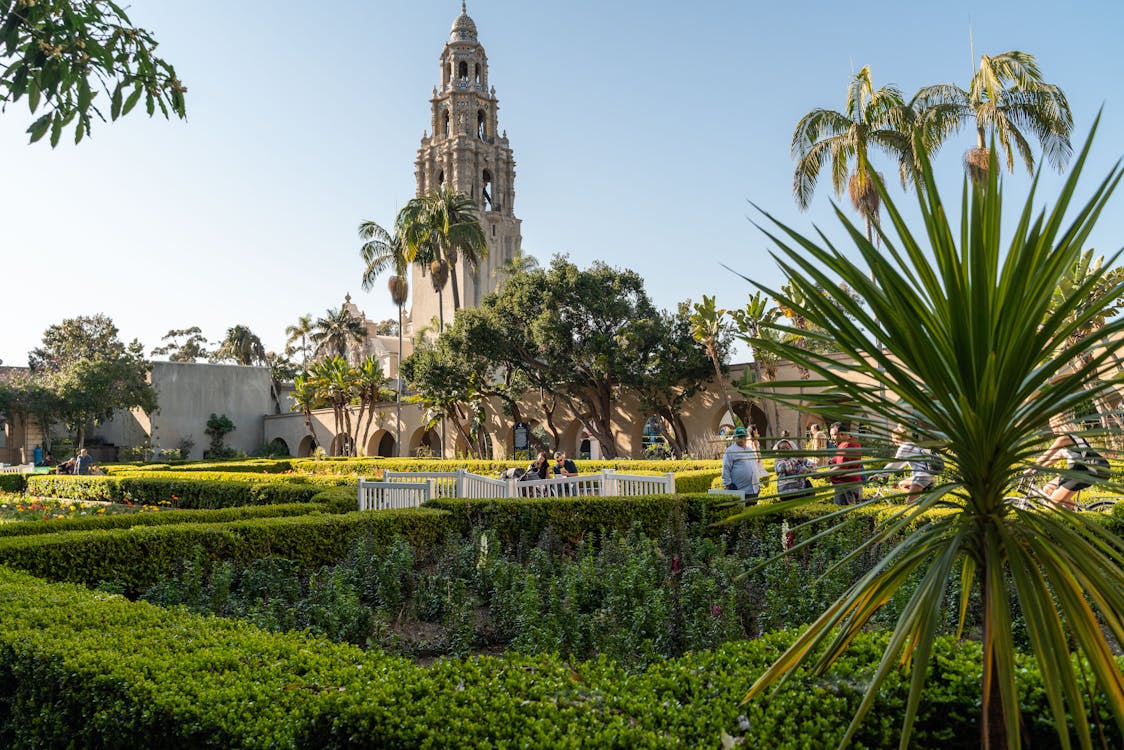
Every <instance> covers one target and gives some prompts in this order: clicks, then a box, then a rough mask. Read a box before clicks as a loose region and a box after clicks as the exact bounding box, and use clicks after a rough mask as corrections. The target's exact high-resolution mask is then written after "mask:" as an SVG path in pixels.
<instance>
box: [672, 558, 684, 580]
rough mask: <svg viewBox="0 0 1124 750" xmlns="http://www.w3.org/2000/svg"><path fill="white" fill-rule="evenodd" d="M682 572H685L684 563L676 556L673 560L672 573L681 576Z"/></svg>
mask: <svg viewBox="0 0 1124 750" xmlns="http://www.w3.org/2000/svg"><path fill="white" fill-rule="evenodd" d="M681 570H683V562H682V561H681V560H680V559H679V555H675V556H673V557H672V558H671V572H672V574H673V575H679V572H680V571H681Z"/></svg>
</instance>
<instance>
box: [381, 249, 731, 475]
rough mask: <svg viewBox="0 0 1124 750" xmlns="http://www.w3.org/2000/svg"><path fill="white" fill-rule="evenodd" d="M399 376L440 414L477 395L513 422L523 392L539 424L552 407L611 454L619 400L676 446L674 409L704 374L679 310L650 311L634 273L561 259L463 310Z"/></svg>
mask: <svg viewBox="0 0 1124 750" xmlns="http://www.w3.org/2000/svg"><path fill="white" fill-rule="evenodd" d="M403 374H404V376H405V377H406V380H407V381H408V382H409V383H410V384H411V387H412V388H414V389H415V390H417V391H418V392H419V393H420V394H422V397H423V400H424V399H425V398H430V399H431V400H434V402H435V403H434V406H435V407H436V408H437V409H438V410H444V411H445V412H446V413H448V414H449V415H450V416H452V413H451V411H450V410H452V407H451V404H453V403H454V402H456V403H460V404H462V405H463V404H470V403H473V402H474V401H475V400H477V399H480V398H482V397H485V396H487V397H496V398H498V399H500V401H501V402H502V403H503V404H504V405H505V409H507V410H508V412H509V414H510V415H511V416H512V417H513V418H514V419H516V420H519V419H521V417H522V413H521V411H520V409H521V408H523V407H522V406H521V403H522V400H523V398H524V396H525V395H526V394H527V393H528V392H534V391H535V390H538V391H539V392H540V393H541V394H542V399H540V406H541V408H542V410H543V412H544V416H545V417H546V419H547V422H548V424H550V425H552V414H551V412H552V411H553V405H552V403H553V399H557V400H559V401H560V402H561V403H563V404H565V405H566V406H568V407H569V410H570V412H571V413H573V414H575V415H578V418H579V419H580V420H581V422H582V425H583V426H584V427H585V429H586V430H587V431H588V432H589V434H590V435H591V436H593V437H594V438H595V439H596V440H597V441H598V442H599V443H600V444H601V447H602V451H603V453H604V454H605V455H606V456H609V457H615V456H616V455H617V453H618V450H619V446H618V445H617V440H616V432H617V430H619V429H620V427H621V425H619V424H617V425H614V423H613V414H614V412H615V411H616V407H617V405H618V404H619V401H620V399H621V398H622V396H623V395H624V394H626V393H629V394H631V395H633V396H635V397H637V398H638V399H640V401H641V403H642V404H643V405H644V406H645V407H647V408H649V409H651V410H652V411H653V413H657V414H660V415H661V416H663V417H665V419H667V420H668V422H669V423H670V424H671V425H673V426H674V427H675V432H676V437H677V438H678V439H679V442H680V446H679V447H680V449H682V448H685V446H686V439H687V435H686V430H685V428H684V427H683V425H682V422H681V420H679V419H678V412H679V410H680V409H681V407H682V405H683V403H684V402H685V401H686V399H688V398H690V396H691V395H693V394H694V393H695V392H697V389H698V388H699V387H700V386H701V383H703V382H705V381H706V380H707V379H709V378H710V377H712V375H713V373H712V366H711V364H710V360H709V359H708V358H707V353H706V349H705V347H704V346H703V345H702V344H699V343H698V342H696V341H695V340H694V339H693V338H692V337H691V334H690V323H689V321H688V311H687V309H686V308H681V309H680V310H679V311H678V312H677V313H676V314H674V315H670V314H667V313H663V312H661V311H659V310H658V309H657V308H656V307H655V306H654V305H653V304H652V302H651V300H650V299H649V298H648V295H647V293H646V292H645V290H644V283H643V279H642V278H641V277H640V276H639V274H637V273H636V272H634V271H629V270H618V269H614V268H611V267H609V266H608V265H606V264H604V263H600V262H597V263H594V264H593V265H592V266H591V267H589V268H588V269H579V268H578V267H577V266H576V265H574V264H573V263H570V262H569V261H568V260H567V259H566V258H565V257H556V258H554V260H553V262H552V263H551V264H550V266H549V267H548V268H545V269H535V270H529V271H525V272H523V273H519V274H515V275H513V276H512V277H510V278H509V279H508V281H507V283H506V284H505V285H504V289H503V292H502V293H496V294H491V295H488V296H487V297H485V298H484V301H483V303H482V305H481V307H480V308H479V309H478V310H465V311H462V312H461V313H460V314H458V316H457V318H456V319H455V320H454V323H453V326H452V327H451V328H450V329H449V331H448V332H447V333H446V334H445V335H443V336H441V337H440V338H439V339H438V343H437V344H436V345H435V346H433V347H431V348H430V349H428V350H426V351H424V353H423V352H422V351H419V352H417V353H416V354H415V355H413V356H411V357H410V358H409V359H407V360H406V362H404V363H403ZM548 394H549V397H548ZM452 411H455V410H452ZM470 414H471V410H468V411H464V412H462V413H461V414H459V415H458V418H465V417H467V416H470ZM455 421H456V420H454V422H455ZM556 436H557V435H556Z"/></svg>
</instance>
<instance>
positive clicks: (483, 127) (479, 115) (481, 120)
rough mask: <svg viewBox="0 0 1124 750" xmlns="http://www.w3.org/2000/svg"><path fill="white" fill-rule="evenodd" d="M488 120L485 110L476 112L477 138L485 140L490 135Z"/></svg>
mask: <svg viewBox="0 0 1124 750" xmlns="http://www.w3.org/2000/svg"><path fill="white" fill-rule="evenodd" d="M487 122H488V121H487V118H486V117H485V116H484V110H482V109H478V110H476V137H477V138H479V139H481V140H483V139H484V138H485V137H486V136H487V135H488V126H487Z"/></svg>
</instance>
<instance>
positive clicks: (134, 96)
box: [121, 83, 144, 115]
mask: <svg viewBox="0 0 1124 750" xmlns="http://www.w3.org/2000/svg"><path fill="white" fill-rule="evenodd" d="M143 92H144V87H143V86H141V85H140V84H139V83H138V84H136V85H135V86H134V87H133V93H131V94H129V98H128V99H126V100H125V107H124V109H122V110H121V114H123V115H127V114H129V112H130V111H132V109H133V107H135V106H137V102H138V101H140V96H141V94H142V93H143Z"/></svg>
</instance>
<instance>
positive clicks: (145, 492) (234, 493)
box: [27, 474, 324, 508]
mask: <svg viewBox="0 0 1124 750" xmlns="http://www.w3.org/2000/svg"><path fill="white" fill-rule="evenodd" d="M266 476H269V478H268V479H267V478H266ZM323 489H324V486H323V485H322V484H319V483H315V484H314V483H311V482H309V481H308V480H306V479H304V478H296V479H295V480H287V479H285V478H283V477H273V475H263V476H262V477H261V478H258V479H256V480H250V481H246V480H242V479H237V480H236V479H229V478H216V479H199V478H196V477H195V476H192V475H188V476H181V475H178V474H165V475H160V474H146V475H133V474H123V475H116V476H65V475H64V476H58V475H50V474H43V475H33V476H31V477H30V478H29V479H28V483H27V491H28V492H29V493H33V494H36V495H42V496H45V497H57V498H64V499H68V500H102V501H109V502H126V501H128V502H132V503H147V504H152V505H155V504H158V503H161V502H171V503H172V504H173V505H174V506H175V507H177V508H228V507H232V506H236V505H271V504H280V503H299V502H309V501H311V499H312V498H313V497H314V496H315V495H316V494H317V493H319V492H321V491H322V490H323Z"/></svg>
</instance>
